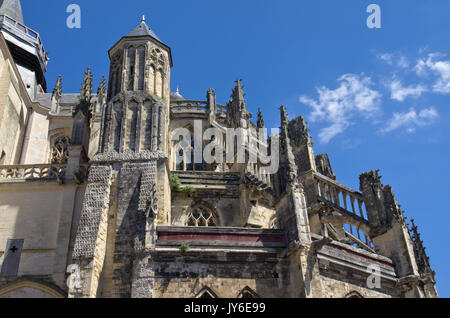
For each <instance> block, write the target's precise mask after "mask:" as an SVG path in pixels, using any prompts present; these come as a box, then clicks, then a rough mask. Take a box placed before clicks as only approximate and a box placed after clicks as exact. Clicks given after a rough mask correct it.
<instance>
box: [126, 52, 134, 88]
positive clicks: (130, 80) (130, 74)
mask: <svg viewBox="0 0 450 318" xmlns="http://www.w3.org/2000/svg"><path fill="white" fill-rule="evenodd" d="M135 64H136V48H134V47H130V48H129V49H128V90H129V91H132V90H134V77H135V74H136V65H135Z"/></svg>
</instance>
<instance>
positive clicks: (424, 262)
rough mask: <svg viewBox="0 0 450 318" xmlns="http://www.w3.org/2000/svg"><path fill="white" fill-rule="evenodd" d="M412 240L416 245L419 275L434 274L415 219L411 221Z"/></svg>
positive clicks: (415, 252)
mask: <svg viewBox="0 0 450 318" xmlns="http://www.w3.org/2000/svg"><path fill="white" fill-rule="evenodd" d="M410 232H411V238H412V241H413V245H414V254H415V256H416V261H417V266H418V267H419V273H420V274H421V275H422V276H423V275H425V274H428V273H432V272H433V270H432V269H431V266H430V258H429V257H428V256H427V253H426V251H425V250H426V248H425V247H424V246H423V241H422V240H421V239H420V233H419V230H418V229H417V226H416V224H415V223H414V219H411V229H410Z"/></svg>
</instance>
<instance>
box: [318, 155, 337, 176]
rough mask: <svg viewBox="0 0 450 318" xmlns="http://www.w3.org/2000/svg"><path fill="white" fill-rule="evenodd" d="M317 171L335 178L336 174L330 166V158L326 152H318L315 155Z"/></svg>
mask: <svg viewBox="0 0 450 318" xmlns="http://www.w3.org/2000/svg"><path fill="white" fill-rule="evenodd" d="M315 161H316V167H317V171H318V172H319V173H321V174H323V175H324V176H326V177H328V178H330V179H333V180H336V175H335V174H334V171H333V169H332V167H331V163H330V158H329V157H328V154H326V153H324V154H318V155H316V157H315Z"/></svg>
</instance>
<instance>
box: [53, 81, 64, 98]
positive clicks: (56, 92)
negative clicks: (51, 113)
mask: <svg viewBox="0 0 450 318" xmlns="http://www.w3.org/2000/svg"><path fill="white" fill-rule="evenodd" d="M61 96H62V76H61V75H59V76H58V79H57V80H56V84H55V87H54V88H53V92H52V98H56V100H59V99H60V98H61Z"/></svg>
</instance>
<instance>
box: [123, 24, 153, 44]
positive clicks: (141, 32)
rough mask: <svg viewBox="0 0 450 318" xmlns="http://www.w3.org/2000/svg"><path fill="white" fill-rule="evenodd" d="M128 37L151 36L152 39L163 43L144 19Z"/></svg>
mask: <svg viewBox="0 0 450 318" xmlns="http://www.w3.org/2000/svg"><path fill="white" fill-rule="evenodd" d="M127 36H151V37H152V38H154V39H156V40H158V41H160V42H161V40H160V39H159V38H158V36H157V35H156V34H155V33H154V32H153V31H152V30H151V29H150V28H149V27H148V25H147V24H146V23H145V20H144V19H143V20H142V21H141V23H140V24H139V25H138V26H137V27H136V28H134V30H133V31H131V32H130V33H128V35H127Z"/></svg>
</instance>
